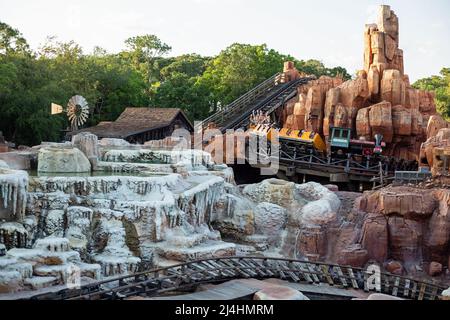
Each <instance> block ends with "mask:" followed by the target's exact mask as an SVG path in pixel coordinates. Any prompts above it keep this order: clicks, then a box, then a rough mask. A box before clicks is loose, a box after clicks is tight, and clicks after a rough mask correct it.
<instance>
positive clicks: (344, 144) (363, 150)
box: [329, 127, 386, 158]
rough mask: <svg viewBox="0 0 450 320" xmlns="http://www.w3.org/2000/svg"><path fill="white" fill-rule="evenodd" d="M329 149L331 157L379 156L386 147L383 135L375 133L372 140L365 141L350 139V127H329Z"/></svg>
mask: <svg viewBox="0 0 450 320" xmlns="http://www.w3.org/2000/svg"><path fill="white" fill-rule="evenodd" d="M330 132H331V135H330V141H329V144H330V151H331V155H332V156H333V157H338V158H342V157H348V156H349V155H351V156H359V157H365V158H367V157H379V156H381V155H382V153H383V148H385V147H386V143H384V142H383V141H382V140H383V136H382V135H380V134H377V135H375V137H374V138H375V140H374V141H367V140H362V139H352V129H350V128H340V127H331V128H330Z"/></svg>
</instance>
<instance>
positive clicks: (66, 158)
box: [38, 146, 91, 173]
mask: <svg viewBox="0 0 450 320" xmlns="http://www.w3.org/2000/svg"><path fill="white" fill-rule="evenodd" d="M38 171H39V172H52V173H80V172H90V171H91V164H90V162H89V160H88V158H87V157H86V156H85V155H84V153H83V152H81V151H80V150H79V149H77V148H73V147H62V146H50V147H44V148H42V149H41V150H39V156H38Z"/></svg>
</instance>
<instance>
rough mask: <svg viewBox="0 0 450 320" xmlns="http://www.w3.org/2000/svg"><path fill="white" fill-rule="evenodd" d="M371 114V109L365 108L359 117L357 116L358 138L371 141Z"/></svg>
mask: <svg viewBox="0 0 450 320" xmlns="http://www.w3.org/2000/svg"><path fill="white" fill-rule="evenodd" d="M369 114H370V109H369V108H363V109H361V110H359V111H358V115H357V116H356V134H357V135H358V137H365V138H366V139H370V138H371V137H372V130H371V128H370V122H369Z"/></svg>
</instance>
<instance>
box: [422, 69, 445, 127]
mask: <svg viewBox="0 0 450 320" xmlns="http://www.w3.org/2000/svg"><path fill="white" fill-rule="evenodd" d="M413 87H415V88H417V89H421V90H427V91H434V92H435V94H436V106H437V110H438V111H439V112H440V113H441V114H442V115H443V116H444V117H446V118H447V119H449V118H450V68H443V69H442V70H441V72H440V76H431V77H429V78H424V79H420V80H417V81H416V82H415V83H414V84H413Z"/></svg>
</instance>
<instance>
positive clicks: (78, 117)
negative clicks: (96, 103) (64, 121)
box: [67, 95, 89, 130]
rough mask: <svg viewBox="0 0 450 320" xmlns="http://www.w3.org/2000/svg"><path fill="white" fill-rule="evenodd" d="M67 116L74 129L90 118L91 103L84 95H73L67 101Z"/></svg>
mask: <svg viewBox="0 0 450 320" xmlns="http://www.w3.org/2000/svg"><path fill="white" fill-rule="evenodd" d="M67 116H68V118H69V121H70V122H71V124H72V128H73V130H75V129H77V128H78V127H80V126H82V125H83V124H84V123H86V121H87V119H88V118H89V105H88V102H87V101H86V99H85V98H84V97H82V96H78V95H76V96H73V97H72V98H70V100H69V102H68V103H67Z"/></svg>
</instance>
